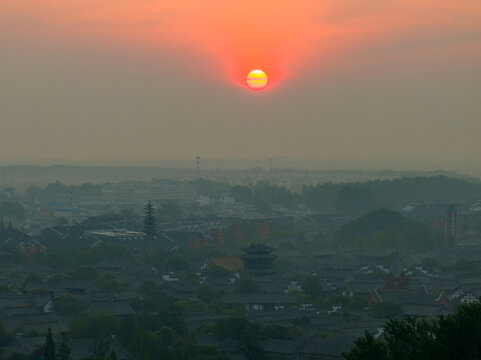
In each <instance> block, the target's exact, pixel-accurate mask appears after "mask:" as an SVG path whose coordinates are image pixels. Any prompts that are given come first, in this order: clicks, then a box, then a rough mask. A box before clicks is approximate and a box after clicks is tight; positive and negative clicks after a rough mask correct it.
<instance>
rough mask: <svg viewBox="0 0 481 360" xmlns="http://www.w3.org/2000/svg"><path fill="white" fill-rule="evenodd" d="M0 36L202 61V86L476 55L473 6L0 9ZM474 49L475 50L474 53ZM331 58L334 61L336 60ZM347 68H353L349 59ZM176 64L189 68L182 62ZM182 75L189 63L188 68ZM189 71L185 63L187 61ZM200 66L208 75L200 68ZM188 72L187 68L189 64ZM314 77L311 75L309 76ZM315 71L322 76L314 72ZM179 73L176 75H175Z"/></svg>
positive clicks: (127, 3) (13, 5)
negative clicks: (257, 74)
mask: <svg viewBox="0 0 481 360" xmlns="http://www.w3.org/2000/svg"><path fill="white" fill-rule="evenodd" d="M0 4H1V5H0V11H1V14H2V19H3V20H6V21H2V23H3V25H0V29H1V30H2V31H3V32H4V36H5V35H6V37H7V38H8V39H10V40H13V41H20V42H21V41H22V39H25V38H27V39H28V38H31V39H32V38H33V39H37V40H38V41H40V42H50V43H58V42H60V41H65V42H67V43H68V42H75V41H85V42H87V43H93V44H109V45H111V46H120V47H125V49H127V50H128V51H129V49H138V48H143V49H144V50H147V52H148V51H151V52H152V54H156V53H157V52H158V51H169V49H170V50H175V51H177V52H178V53H180V54H182V55H181V56H185V57H186V58H189V59H191V57H192V56H201V57H203V59H204V60H205V61H204V63H203V65H202V67H201V68H198V69H197V70H196V71H198V72H199V74H200V75H201V76H202V75H204V76H205V77H206V78H210V79H213V80H216V81H219V80H220V79H219V78H222V80H230V81H232V83H236V84H244V77H245V74H247V72H248V71H249V70H252V69H255V68H261V69H263V70H265V71H266V72H267V73H268V75H269V79H270V80H271V84H272V83H276V82H277V81H279V80H281V79H282V78H285V77H288V76H296V75H303V76H305V75H306V74H305V73H306V72H311V71H316V65H317V67H318V68H322V66H324V65H325V66H330V65H332V64H335V63H336V62H338V61H339V59H338V57H339V56H341V55H340V54H345V53H346V52H347V53H349V51H353V49H356V51H357V52H358V53H359V57H360V59H359V61H363V58H364V57H366V56H367V57H370V55H369V52H370V50H371V49H373V51H374V54H373V55H372V57H373V58H375V57H376V56H377V57H379V58H380V59H382V58H383V57H386V56H387V57H389V56H392V54H394V56H399V57H402V56H405V53H407V52H410V51H411V52H412V51H419V47H421V48H422V49H421V50H422V51H424V52H427V53H429V52H430V51H432V50H433V48H437V47H449V46H452V45H453V44H459V43H461V44H464V45H466V44H467V46H468V47H469V46H470V47H471V48H472V50H473V51H475V52H477V54H478V55H479V53H480V51H479V45H480V44H479V34H480V32H481V21H480V20H479V19H480V18H481V2H480V1H479V0H461V1H452V0H372V1H369V2H366V1H362V0H325V1H319V0H263V1H258V0H256V1H254V0H243V1H225V0H204V1H198V0H162V1H158V0H157V1H155V0H105V1H95V0H1V1H0ZM475 49H477V51H476V50H475ZM336 57H337V58H336ZM351 60H352V61H356V59H351ZM182 63H183V64H184V66H185V63H189V61H183V62H182ZM190 63H191V64H190V66H192V62H190ZM194 64H195V62H194ZM206 64H210V66H206ZM194 66H195V65H194ZM317 70H319V69H317ZM321 70H322V69H321ZM179 71H182V69H181V68H180V69H179Z"/></svg>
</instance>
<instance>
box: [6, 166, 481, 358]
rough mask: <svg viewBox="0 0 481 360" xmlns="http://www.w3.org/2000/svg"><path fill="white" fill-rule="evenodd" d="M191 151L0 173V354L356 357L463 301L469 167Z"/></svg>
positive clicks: (479, 225)
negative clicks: (371, 167)
mask: <svg viewBox="0 0 481 360" xmlns="http://www.w3.org/2000/svg"><path fill="white" fill-rule="evenodd" d="M194 164H195V166H194V167H193V168H191V169H187V168H184V169H165V168H164V169H160V168H158V169H155V168H138V169H134V168H132V167H126V168H122V167H110V168H109V167H98V168H88V167H79V166H53V167H33V166H20V167H13V166H3V167H1V168H0V174H1V182H2V186H3V190H2V192H1V193H0V204H1V206H0V216H1V218H2V221H1V222H0V239H1V244H0V258H1V260H2V261H1V264H2V265H1V277H0V292H1V294H0V306H1V311H0V321H1V324H2V325H1V333H0V335H1V337H0V339H1V345H2V354H3V355H2V356H3V357H4V358H6V359H21V358H22V359H23V358H25V359H30V358H32V359H33V358H37V357H39V356H43V357H42V358H47V357H48V356H53V358H59V359H104V358H105V359H114V358H115V359H158V358H166V359H170V358H172V359H183V358H185V359H193V358H195V359H197V358H199V359H248V360H250V359H261V358H262V359H265V358H272V359H336V358H342V357H343V356H344V357H345V358H346V359H360V358H367V357H360V356H366V354H361V355H356V351H360V350H357V349H356V348H355V347H356V346H357V347H360V348H361V350H362V349H363V348H362V346H363V345H362V344H363V341H364V342H365V341H371V342H373V344H371V346H374V345H375V344H376V342H378V343H377V344H382V342H381V340H380V339H381V338H382V336H385V335H386V334H389V331H392V332H393V334H396V331H399V329H400V328H404V326H414V328H412V329H411V330H409V331H414V332H415V334H417V335H416V336H426V334H424V335H422V331H423V330H422V328H421V329H419V328H418V326H421V324H422V323H417V322H419V321H424V320H423V319H426V321H428V322H427V323H426V324H429V326H430V327H428V328H427V330H424V331H433V329H438V330H439V331H440V329H441V323H439V325H438V324H437V323H433V322H435V321H436V320H435V319H437V318H439V317H447V318H445V319H452V320H450V321H463V320H462V319H457V318H455V316H457V315H456V314H457V309H459V307H460V306H478V304H479V297H480V296H481V280H480V278H479V272H480V271H481V181H480V180H479V179H478V178H474V177H466V176H461V175H459V174H456V173H454V172H451V173H446V172H444V171H439V172H431V173H416V172H415V171H412V172H401V171H388V170H383V171H354V170H349V171H335V170H329V171H314V170H313V171H305V170H296V169H277V168H276V167H274V166H272V162H271V161H268V163H267V164H268V167H267V168H265V169H263V168H253V169H245V170H221V169H217V170H203V169H202V168H201V164H202V161H201V158H200V157H198V158H197V159H195V160H194ZM152 172H157V173H160V174H162V175H163V176H164V177H163V178H155V177H154V178H152V179H151V180H148V181H147V180H143V181H142V180H139V179H138V177H139V176H149V175H152ZM99 174H101V176H104V177H109V176H111V177H117V181H116V182H114V181H109V182H100V183H95V182H83V183H77V184H72V183H71V182H72V181H73V180H74V179H76V178H77V179H84V180H85V177H87V178H88V177H89V176H93V177H97V176H99ZM48 176H57V177H58V178H60V179H62V180H63V181H64V182H60V181H55V182H46V181H47V179H48ZM27 179H28V180H27ZM122 179H123V180H122ZM28 183H30V185H29V186H27V184H28ZM14 184H21V185H19V186H15V185H14ZM466 309H468V308H466ZM474 309H475V308H473V309H472V310H471V311H474ZM450 317H452V318H450ZM388 319H392V320H389V321H391V323H387V324H388V325H386V321H388ZM401 319H408V320H401ZM409 319H413V320H409ZM414 319H415V321H417V322H416V323H410V322H409V321H414ZM394 321H399V323H396V322H394ZM402 321H405V323H402ZM396 326H397V327H399V329H398V330H396ZM425 326H428V325H425ZM445 326H447V325H445ZM452 326H455V325H452ZM476 326H479V325H476ZM406 331H407V330H406ZM446 331H449V329H447V330H446ZM466 331H468V330H466ZM469 331H470V330H469ZM419 332H421V333H420V334H418V333H419ZM366 334H367V335H366ZM390 336H394V335H392V334H391V335H390ZM399 336H400V335H399ZM357 339H360V340H357ZM356 341H357V342H356ZM359 341H361V342H359ZM399 341H406V340H399ZM442 345H443V346H448V344H442ZM478 345H479V344H478ZM478 345H476V346H478ZM55 346H56V348H55ZM378 346H380V345H378ZM432 346H434V344H433V345H432ZM439 346H441V345H439ZM49 347H51V348H53V350H52V349H49ZM55 349H56V350H55ZM47 351H51V352H53V355H48V353H47ZM363 351H366V350H363ZM369 351H373V350H372V349H371V350H369ZM378 351H379V350H378ZM413 351H414V350H413ZM356 356H357V357H356ZM368 356H371V355H370V353H368ZM390 356H394V355H390ZM392 358H396V359H397V358H400V357H398V356H397V355H396V356H395V357H392ZM409 358H413V357H411V355H409ZM459 358H463V357H459Z"/></svg>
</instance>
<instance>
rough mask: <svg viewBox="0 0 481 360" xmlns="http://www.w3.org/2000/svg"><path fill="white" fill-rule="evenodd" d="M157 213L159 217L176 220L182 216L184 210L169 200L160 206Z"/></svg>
mask: <svg viewBox="0 0 481 360" xmlns="http://www.w3.org/2000/svg"><path fill="white" fill-rule="evenodd" d="M157 215H158V216H159V218H161V219H167V220H178V219H182V218H183V216H184V212H183V211H182V208H181V207H180V206H179V205H177V204H176V203H175V202H172V201H169V202H167V203H166V204H164V205H162V206H161V207H160V209H159V210H158V211H157Z"/></svg>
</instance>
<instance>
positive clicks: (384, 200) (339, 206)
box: [27, 176, 481, 217]
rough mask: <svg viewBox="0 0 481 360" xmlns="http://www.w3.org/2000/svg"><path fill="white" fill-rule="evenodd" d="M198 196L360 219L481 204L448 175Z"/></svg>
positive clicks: (208, 191) (205, 189)
mask: <svg viewBox="0 0 481 360" xmlns="http://www.w3.org/2000/svg"><path fill="white" fill-rule="evenodd" d="M189 184H191V185H192V186H194V187H195V189H196V191H197V193H198V194H199V195H204V196H209V197H211V198H220V197H221V196H222V195H225V194H230V196H232V197H233V198H234V199H235V200H237V201H239V202H243V203H247V204H253V205H254V206H255V207H256V209H257V210H258V211H259V212H261V213H270V212H271V211H272V208H273V207H276V206H281V207H286V208H295V207H297V206H307V207H308V208H310V209H312V210H314V211H317V212H321V213H338V214H342V215H346V216H352V217H356V216H360V215H363V214H366V213H368V212H370V211H372V210H375V209H378V208H389V209H396V210H399V209H400V208H402V207H404V206H406V205H407V204H409V203H433V204H435V203H450V202H463V201H474V200H478V199H481V182H479V181H474V180H473V179H471V178H470V179H458V178H450V177H447V176H432V177H421V176H420V177H409V178H400V179H395V180H374V181H368V182H363V183H361V182H357V183H339V184H334V183H325V184H318V185H314V186H311V185H309V186H304V187H303V188H302V191H301V192H300V193H299V192H294V191H291V190H289V189H287V188H286V187H284V186H277V185H271V184H268V183H266V182H264V181H260V182H258V183H256V184H255V185H252V186H241V185H236V186H230V185H228V184H226V183H223V182H218V181H211V180H205V179H199V180H195V181H191V182H189ZM103 186H104V184H98V185H93V184H82V185H72V186H66V185H63V184H62V183H60V182H58V181H57V182H55V183H51V184H48V185H47V186H46V187H44V188H40V187H37V186H34V185H33V186H31V187H29V188H28V191H27V198H28V199H40V200H55V199H63V200H68V199H70V198H71V197H99V196H101V194H102V188H103Z"/></svg>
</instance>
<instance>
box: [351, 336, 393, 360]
mask: <svg viewBox="0 0 481 360" xmlns="http://www.w3.org/2000/svg"><path fill="white" fill-rule="evenodd" d="M343 358H344V359H345V360H388V359H389V358H388V356H387V347H386V345H385V344H384V343H383V342H382V341H381V340H376V339H374V336H373V335H371V334H370V333H369V332H367V331H366V333H365V334H364V337H362V338H359V339H357V340H356V342H355V343H354V346H353V348H352V349H351V350H350V351H349V352H347V353H346V354H343Z"/></svg>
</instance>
